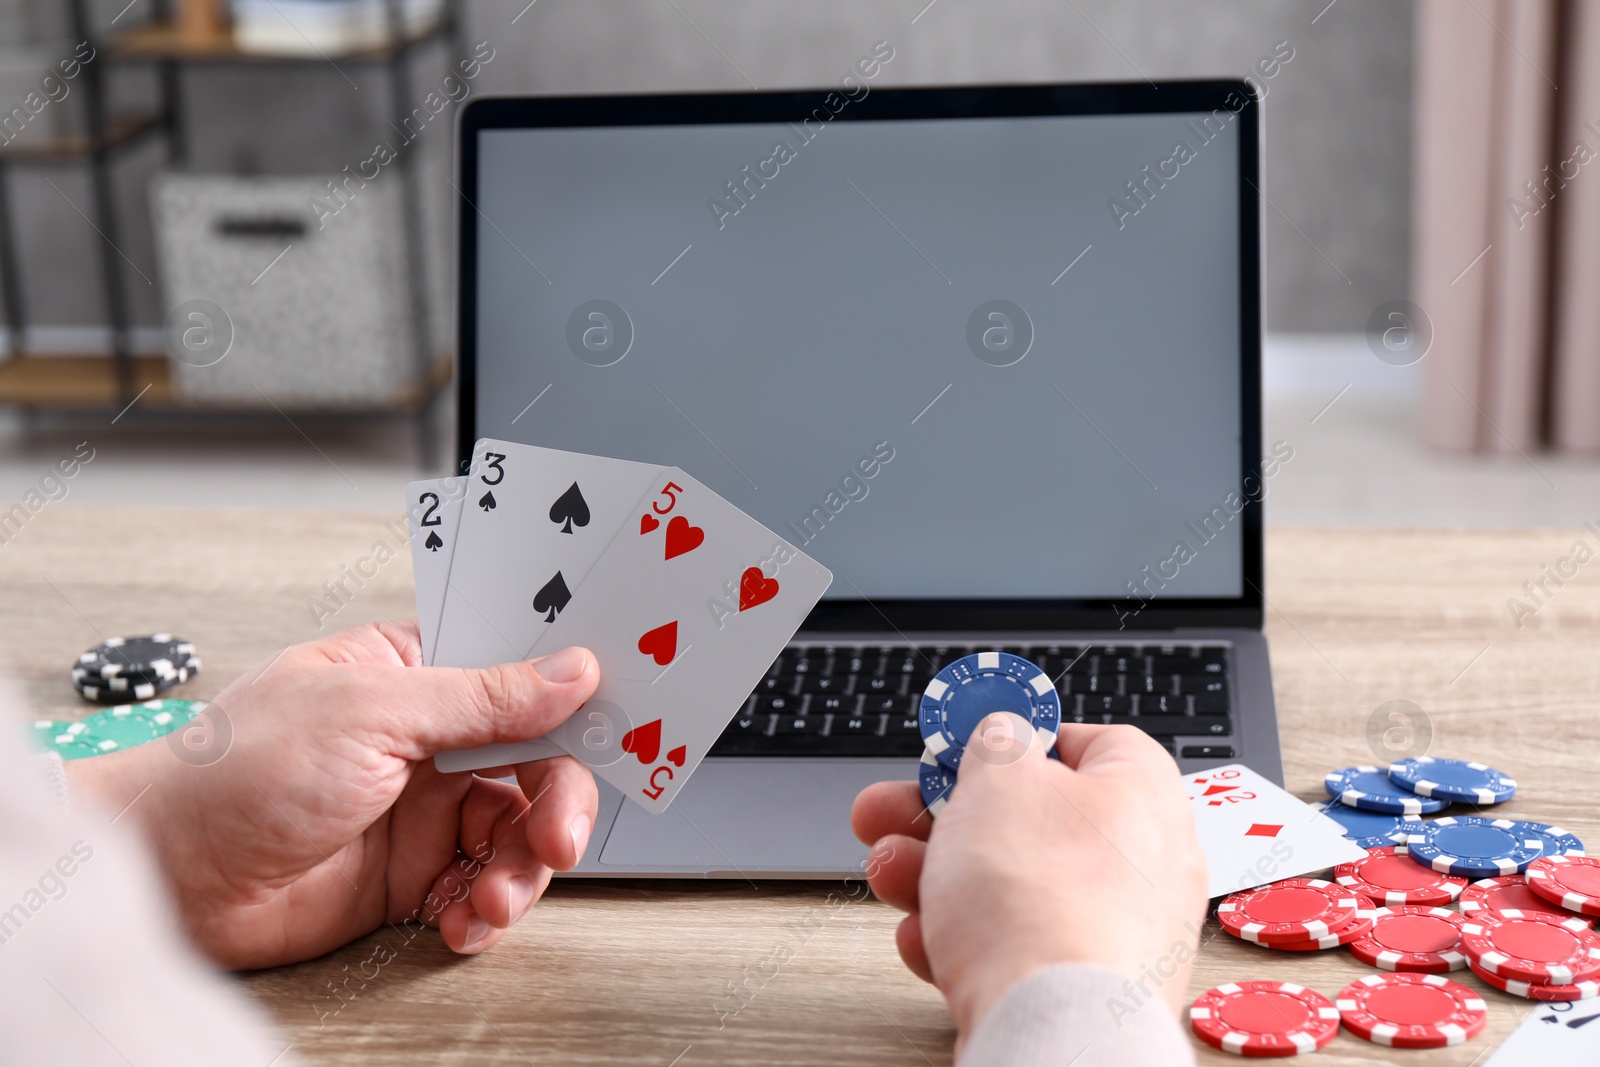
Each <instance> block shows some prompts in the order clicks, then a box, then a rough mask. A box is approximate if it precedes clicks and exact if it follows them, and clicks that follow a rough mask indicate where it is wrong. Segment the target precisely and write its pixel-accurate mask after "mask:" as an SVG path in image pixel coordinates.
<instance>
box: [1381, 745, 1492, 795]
mask: <svg viewBox="0 0 1600 1067" xmlns="http://www.w3.org/2000/svg"><path fill="white" fill-rule="evenodd" d="M1389 780H1390V781H1392V782H1394V783H1395V784H1397V785H1401V786H1404V787H1405V788H1407V789H1409V790H1411V791H1412V792H1413V793H1415V794H1417V795H1418V796H1423V797H1437V798H1438V799H1440V800H1454V801H1459V802H1461V803H1463V804H1503V803H1504V802H1506V801H1508V800H1510V799H1511V798H1512V797H1514V796H1516V795H1517V780H1516V779H1515V778H1513V777H1511V776H1510V775H1509V774H1505V773H1504V772H1502V771H1497V770H1495V769H1494V768H1493V767H1490V766H1487V765H1485V764H1482V763H1472V762H1470V761H1468V760H1464V759H1434V758H1433V757H1432V756H1415V757H1413V758H1411V759H1403V760H1397V761H1396V762H1394V763H1391V764H1389Z"/></svg>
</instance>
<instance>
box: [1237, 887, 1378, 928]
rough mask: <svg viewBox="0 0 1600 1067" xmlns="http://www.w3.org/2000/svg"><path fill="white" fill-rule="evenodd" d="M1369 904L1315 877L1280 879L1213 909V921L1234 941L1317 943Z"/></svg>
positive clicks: (1241, 894) (1239, 894)
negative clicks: (1219, 924)
mask: <svg viewBox="0 0 1600 1067" xmlns="http://www.w3.org/2000/svg"><path fill="white" fill-rule="evenodd" d="M1368 906H1369V905H1368V903H1367V902H1366V901H1364V900H1362V898H1360V897H1358V896H1357V895H1356V894H1355V893H1353V892H1351V891H1350V890H1348V889H1345V888H1344V887H1342V886H1337V885H1334V884H1333V883H1332V882H1325V881H1323V880H1322V879H1320V878H1285V879H1284V880H1282V881H1280V882H1273V883H1272V884H1271V885H1264V886H1260V887H1258V888H1256V889H1246V890H1244V891H1243V892H1240V893H1234V894H1233V895H1232V896H1230V897H1228V898H1226V899H1225V900H1223V902H1222V903H1221V904H1219V905H1217V921H1218V922H1220V923H1221V924H1222V928H1223V929H1224V930H1226V931H1228V933H1230V934H1232V935H1233V936H1234V937H1237V938H1240V939H1242V940H1245V941H1257V942H1261V943H1263V944H1293V943H1295V942H1299V941H1316V940H1318V939H1319V938H1323V937H1326V936H1328V935H1329V934H1330V933H1332V932H1333V931H1334V929H1336V928H1337V927H1340V926H1343V925H1344V924H1345V923H1347V922H1349V921H1350V920H1351V919H1353V918H1354V917H1355V914H1356V912H1357V911H1358V910H1360V909H1362V908H1364V907H1368Z"/></svg>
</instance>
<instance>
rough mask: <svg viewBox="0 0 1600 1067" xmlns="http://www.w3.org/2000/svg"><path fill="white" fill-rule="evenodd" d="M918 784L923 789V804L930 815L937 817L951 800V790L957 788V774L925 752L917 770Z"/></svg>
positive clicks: (931, 754)
mask: <svg viewBox="0 0 1600 1067" xmlns="http://www.w3.org/2000/svg"><path fill="white" fill-rule="evenodd" d="M917 784H918V785H919V786H921V787H922V804H923V806H924V807H925V808H927V809H928V814H930V815H937V814H939V812H941V811H943V810H944V806H945V804H947V803H948V802H949V800H950V790H952V789H954V788H955V787H956V772H955V771H952V770H951V769H950V768H949V767H946V766H945V765H944V764H942V763H940V762H939V761H938V760H936V759H934V758H933V753H931V752H928V751H927V750H923V753H922V763H921V764H920V765H919V766H918V768H917Z"/></svg>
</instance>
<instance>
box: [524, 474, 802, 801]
mask: <svg viewBox="0 0 1600 1067" xmlns="http://www.w3.org/2000/svg"><path fill="white" fill-rule="evenodd" d="M832 581H833V575H832V574H830V573H829V572H828V570H827V569H826V568H824V567H823V566H822V565H821V564H819V563H817V562H816V561H815V560H813V559H811V558H810V557H809V556H807V555H805V554H804V553H803V552H801V551H800V550H799V549H797V548H795V547H794V546H793V545H790V544H789V543H788V542H786V541H784V540H783V539H782V538H780V537H779V536H778V535H777V534H774V533H773V532H772V531H770V530H768V529H766V528H765V527H764V526H762V525H761V524H760V523H758V522H756V521H755V520H754V519H752V518H751V517H750V516H748V515H746V514H744V512H742V511H740V510H739V509H738V508H736V507H734V506H733V505H732V504H730V503H728V502H727V501H726V500H723V499H722V498H721V497H719V496H717V495H716V494H715V493H713V492H711V491H710V490H709V489H707V488H706V487H705V486H703V485H701V484H700V483H699V482H697V481H695V480H694V479H693V478H690V477H689V476H688V475H686V474H684V473H683V472H682V471H680V470H677V469H676V468H668V469H666V470H663V471H662V472H660V474H659V475H657V478H656V482H655V485H654V489H653V492H651V493H648V494H646V495H645V496H643V497H642V498H641V499H640V501H639V503H638V506H637V507H636V508H635V509H634V512H633V513H632V514H630V515H629V516H628V520H627V521H626V522H625V523H624V524H623V527H622V529H621V530H620V531H619V532H618V533H617V535H616V537H615V539H614V540H613V542H612V544H611V545H610V546H609V547H608V548H607V549H606V551H605V554H604V555H603V556H602V557H601V559H600V561H599V562H598V563H596V564H595V566H594V568H593V569H592V570H591V571H590V572H589V575H588V577H587V578H586V579H585V580H584V583H583V586H582V595H581V596H580V597H579V598H578V599H577V600H575V601H574V602H573V603H572V605H571V606H570V607H568V608H567V610H566V611H565V612H564V613H563V614H562V615H561V616H560V617H559V618H558V619H557V620H556V621H555V623H554V624H553V625H551V626H550V628H549V630H548V632H546V633H545V634H544V636H543V637H542V638H541V640H540V642H539V644H538V645H537V646H535V652H536V653H539V652H549V651H554V650H556V649H558V648H563V647H565V646H567V645H585V646H587V647H588V648H590V649H591V650H593V651H594V653H595V655H596V656H597V657H598V658H599V660H600V688H599V690H598V691H597V692H596V693H595V695H594V697H593V698H592V699H591V700H590V701H589V702H588V703H587V704H585V705H584V707H583V708H582V710H580V711H579V712H578V714H576V715H574V716H573V717H572V718H571V719H569V720H568V721H567V722H566V723H563V724H562V725H561V726H559V727H557V728H556V729H555V730H553V731H551V733H550V735H549V739H550V740H553V741H555V742H556V743H557V744H559V745H561V747H562V748H564V749H566V750H567V751H568V752H570V753H571V754H572V755H574V756H576V757H577V758H578V759H579V760H581V761H582V762H584V763H586V764H588V765H589V766H590V767H591V768H592V769H593V770H594V772H595V774H597V775H599V776H600V777H602V778H604V779H605V780H606V781H608V782H610V783H611V784H612V785H615V786H616V787H617V788H618V789H620V790H622V792H623V793H624V794H626V795H628V796H630V797H632V798H633V799H634V800H635V801H636V802H638V803H639V804H641V805H642V806H643V807H644V808H645V809H646V810H648V811H651V812H661V811H664V810H666V808H667V806H668V805H669V804H671V803H672V799H673V797H674V796H676V795H677V792H678V790H679V789H681V788H682V787H683V784H684V782H686V781H687V780H688V778H689V775H690V774H692V773H693V772H694V769H695V768H696V767H697V766H699V764H700V761H701V760H702V759H704V758H705V754H706V752H707V751H708V750H709V749H710V748H711V745H712V743H713V742H714V741H715V740H716V738H717V735H718V734H720V733H721V732H722V729H723V727H725V726H726V725H727V724H728V720H729V719H731V718H732V717H733V716H734V715H735V714H736V713H737V712H738V710H739V709H740V708H741V707H743V706H744V704H745V701H746V700H747V699H748V698H749V696H750V693H751V691H752V690H753V689H754V688H755V685H756V683H757V682H758V681H760V679H761V676H762V674H763V673H764V672H765V671H766V669H767V667H768V665H769V664H771V663H772V661H773V659H775V658H776V657H777V655H778V653H779V652H780V651H782V649H783V647H784V645H785V644H787V643H788V641H789V639H790V638H791V637H792V636H794V632H795V630H796V629H798V628H799V626H800V623H801V622H802V621H804V619H805V617H806V614H807V613H808V612H809V611H810V610H811V608H812V607H813V606H814V605H815V604H816V602H817V601H818V600H819V599H821V597H822V594H823V592H824V591H825V590H826V589H827V588H828V586H829V584H830V583H831V582H832Z"/></svg>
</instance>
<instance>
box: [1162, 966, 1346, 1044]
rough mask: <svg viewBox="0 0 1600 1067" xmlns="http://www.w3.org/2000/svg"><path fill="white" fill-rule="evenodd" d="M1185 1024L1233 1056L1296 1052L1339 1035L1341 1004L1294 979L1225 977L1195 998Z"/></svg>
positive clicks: (1196, 1034) (1199, 1035)
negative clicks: (1229, 979) (1239, 979)
mask: <svg viewBox="0 0 1600 1067" xmlns="http://www.w3.org/2000/svg"><path fill="white" fill-rule="evenodd" d="M1189 1026H1190V1027H1191V1028H1192V1029H1193V1030H1194V1033H1195V1036H1196V1037H1198V1038H1199V1039H1200V1040H1201V1041H1204V1042H1205V1043H1206V1044H1208V1045H1210V1046H1211V1047H1212V1048H1219V1049H1221V1050H1222V1051H1224V1052H1231V1053H1233V1054H1234V1055H1236V1056H1300V1055H1304V1054H1305V1053H1307V1052H1315V1051H1317V1049H1319V1048H1322V1047H1323V1046H1324V1045H1326V1044H1327V1043H1328V1042H1330V1041H1332V1040H1333V1039H1334V1037H1336V1036H1337V1035H1338V1033H1339V1009H1338V1008H1336V1007H1334V1005H1333V1002H1332V1001H1330V1000H1329V999H1328V998H1327V997H1325V996H1323V995H1322V994H1321V993H1318V992H1317V991H1316V990H1314V989H1307V988H1306V987H1305V986H1301V985H1295V984H1294V983H1293V982H1229V983H1227V984H1226V985H1220V986H1217V987H1216V988H1215V989H1210V990H1207V991H1206V992H1204V993H1202V994H1200V996H1198V997H1196V998H1195V1002H1194V1003H1193V1004H1192V1005H1191V1006H1190V1007H1189Z"/></svg>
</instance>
